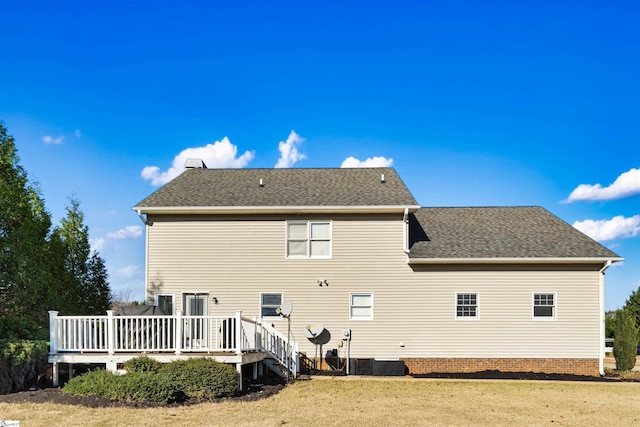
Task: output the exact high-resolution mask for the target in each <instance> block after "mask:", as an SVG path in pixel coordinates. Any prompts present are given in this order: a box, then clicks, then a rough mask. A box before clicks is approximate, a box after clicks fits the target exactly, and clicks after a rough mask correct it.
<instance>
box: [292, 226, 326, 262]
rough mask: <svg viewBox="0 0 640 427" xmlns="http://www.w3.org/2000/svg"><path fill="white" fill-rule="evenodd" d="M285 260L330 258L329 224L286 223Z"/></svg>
mask: <svg viewBox="0 0 640 427" xmlns="http://www.w3.org/2000/svg"><path fill="white" fill-rule="evenodd" d="M287 258H331V222H330V221H289V222H287Z"/></svg>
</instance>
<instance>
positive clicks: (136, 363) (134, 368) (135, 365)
mask: <svg viewBox="0 0 640 427" xmlns="http://www.w3.org/2000/svg"><path fill="white" fill-rule="evenodd" d="M161 367H162V363H160V362H158V361H157V360H155V359H152V358H150V357H147V356H140V357H134V358H133V359H129V360H127V361H126V362H124V369H126V371H127V373H129V372H151V373H154V374H155V373H158V371H159V370H160V368H161Z"/></svg>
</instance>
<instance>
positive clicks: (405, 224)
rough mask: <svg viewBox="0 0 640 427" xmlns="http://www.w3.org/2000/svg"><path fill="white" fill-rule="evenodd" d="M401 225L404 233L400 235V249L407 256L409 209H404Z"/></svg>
mask: <svg viewBox="0 0 640 427" xmlns="http://www.w3.org/2000/svg"><path fill="white" fill-rule="evenodd" d="M402 224H403V227H404V233H403V235H402V247H403V249H404V253H405V254H407V255H409V208H404V214H403V215H402Z"/></svg>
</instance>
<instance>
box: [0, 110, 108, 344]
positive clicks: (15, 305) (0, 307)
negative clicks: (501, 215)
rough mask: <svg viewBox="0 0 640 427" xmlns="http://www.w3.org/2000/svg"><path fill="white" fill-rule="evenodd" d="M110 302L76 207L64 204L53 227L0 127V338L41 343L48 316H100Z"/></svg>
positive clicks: (12, 143)
mask: <svg viewBox="0 0 640 427" xmlns="http://www.w3.org/2000/svg"><path fill="white" fill-rule="evenodd" d="M110 302H111V289H110V287H109V282H108V276H107V269H106V267H105V263H104V260H103V259H102V258H101V257H100V255H99V254H98V253H97V252H96V251H92V250H91V247H90V244H89V229H88V227H87V226H86V225H85V224H84V214H83V212H82V210H81V209H80V202H79V201H78V200H77V199H75V198H70V201H69V204H68V206H67V207H66V216H65V217H64V218H63V219H62V220H61V221H60V225H58V226H53V224H52V221H51V215H50V214H49V212H48V211H47V209H46V207H45V204H44V199H43V198H42V196H41V193H40V190H39V188H38V186H37V184H34V183H32V182H30V181H29V179H28V176H27V172H26V171H25V169H24V168H23V167H22V165H21V164H20V158H19V157H18V152H17V148H16V145H15V141H14V138H13V137H12V136H11V135H8V133H7V128H6V127H5V125H4V123H2V122H0V337H1V338H9V339H43V338H44V339H46V337H47V336H48V319H49V315H48V311H49V310H58V311H59V312H60V314H62V315H91V314H104V312H105V310H108V309H109V306H110Z"/></svg>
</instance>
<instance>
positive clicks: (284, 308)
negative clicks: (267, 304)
mask: <svg viewBox="0 0 640 427" xmlns="http://www.w3.org/2000/svg"><path fill="white" fill-rule="evenodd" d="M291 311H293V304H291V301H287V300H283V301H282V304H280V307H278V309H277V310H276V312H278V314H279V315H280V316H282V317H289V316H290V315H291Z"/></svg>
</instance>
